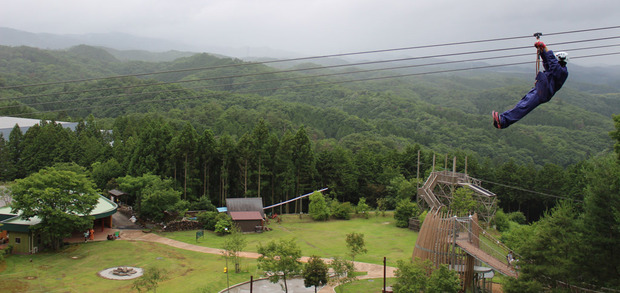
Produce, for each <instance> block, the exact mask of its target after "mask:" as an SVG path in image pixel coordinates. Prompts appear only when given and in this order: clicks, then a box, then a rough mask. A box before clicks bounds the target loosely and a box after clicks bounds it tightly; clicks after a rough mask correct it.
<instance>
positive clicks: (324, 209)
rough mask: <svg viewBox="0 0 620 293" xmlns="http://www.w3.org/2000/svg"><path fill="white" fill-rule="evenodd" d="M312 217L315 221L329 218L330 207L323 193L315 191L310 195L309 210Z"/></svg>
mask: <svg viewBox="0 0 620 293" xmlns="http://www.w3.org/2000/svg"><path fill="white" fill-rule="evenodd" d="M308 213H309V214H310V217H312V219H314V220H315V221H325V220H327V219H329V207H328V206H327V201H325V197H324V196H323V194H322V193H320V192H318V191H315V192H314V193H312V194H311V195H310V206H309V211H308Z"/></svg>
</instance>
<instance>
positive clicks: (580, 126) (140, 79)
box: [0, 46, 620, 166]
mask: <svg viewBox="0 0 620 293" xmlns="http://www.w3.org/2000/svg"><path fill="white" fill-rule="evenodd" d="M0 60H2V61H1V62H2V63H1V64H0V70H1V73H0V85H1V86H3V87H8V88H5V89H3V90H2V91H1V92H0V95H1V99H2V100H1V102H2V104H3V105H4V106H3V107H2V108H0V111H2V114H3V115H15V114H20V115H22V116H24V115H25V114H23V113H24V111H26V112H30V113H32V114H30V115H28V116H30V117H37V118H43V117H45V118H54V119H58V120H77V119H81V118H82V119H83V118H85V117H87V116H88V115H89V114H92V115H94V116H95V117H96V118H98V119H100V118H116V117H119V116H123V115H126V114H129V113H154V112H156V113H160V114H162V115H164V116H166V117H169V118H172V119H179V120H187V121H190V122H191V123H192V125H193V126H194V127H196V129H197V130H199V131H201V130H203V129H207V128H209V129H211V130H213V131H214V133H215V135H222V134H228V135H231V136H232V137H237V138H238V137H241V136H242V135H243V134H244V133H245V132H247V131H248V130H249V129H251V128H253V126H254V125H255V124H256V122H257V121H258V120H259V119H260V118H263V119H265V120H266V122H268V124H269V127H271V129H273V130H274V131H277V133H279V134H280V135H282V134H283V131H284V130H286V129H296V128H297V127H299V126H300V125H304V126H306V129H307V131H308V132H309V133H310V134H311V135H312V138H313V139H314V140H315V141H317V140H321V139H335V140H336V141H338V142H340V143H341V144H342V145H344V146H347V148H350V149H353V150H355V148H360V147H361V146H365V145H377V146H381V147H386V148H388V149H391V148H396V149H403V148H404V147H405V146H406V145H410V144H420V145H422V146H425V147H428V148H430V149H432V150H434V151H437V152H449V151H455V150H462V151H466V152H468V153H471V154H477V155H480V156H483V157H488V158H493V159H497V161H498V162H505V161H507V160H509V159H514V160H516V161H519V162H524V163H534V164H536V165H544V164H545V163H554V164H559V165H563V166H566V165H568V164H572V163H576V162H578V161H580V160H582V159H584V158H586V157H587V156H588V155H590V154H596V153H599V152H601V151H605V150H609V149H610V146H611V140H610V139H609V136H608V134H607V133H608V132H609V131H610V130H611V129H612V122H611V115H612V114H614V113H615V112H617V111H618V109H620V94H618V92H614V90H613V87H606V88H604V87H603V86H595V85H592V86H591V87H590V89H592V88H599V92H598V93H592V92H591V91H588V90H587V88H584V86H583V84H584V83H583V82H580V81H574V83H575V84H578V85H579V86H571V82H573V80H571V79H569V82H568V83H567V85H566V87H565V88H564V89H563V90H562V91H561V92H560V93H558V95H557V96H556V97H555V98H554V99H553V100H552V101H551V102H550V103H548V104H546V105H544V107H540V108H539V109H537V111H534V112H533V113H532V114H531V115H529V116H528V117H527V118H526V119H524V120H523V121H522V122H521V123H519V124H518V125H515V126H513V127H511V128H510V129H506V130H502V131H497V130H496V129H493V128H492V126H491V123H490V114H489V113H490V112H491V111H492V110H504V109H507V108H509V107H511V106H512V105H514V104H515V103H516V102H517V101H518V100H519V99H520V98H521V97H522V95H523V94H524V93H525V92H527V90H529V88H530V87H531V86H532V80H530V79H529V77H528V76H527V75H524V74H519V73H505V74H499V73H497V72H488V71H470V72H466V73H448V74H435V75H423V74H422V75H416V76H411V77H402V78H388V79H374V80H373V78H378V77H381V76H390V75H394V74H401V73H409V72H403V70H404V69H403V70H401V71H400V72H398V73H394V72H390V71H375V72H362V73H358V74H355V75H344V74H342V73H343V72H347V71H349V72H351V71H356V70H359V69H360V68H359V66H358V67H335V68H330V69H323V70H314V69H313V70H309V69H310V68H313V67H314V68H316V67H319V66H318V65H312V64H301V65H297V66H296V67H295V68H294V70H296V71H291V70H284V72H282V71H280V69H275V68H272V67H269V66H268V65H269V64H247V63H244V62H242V61H240V60H235V59H228V58H220V57H215V56H212V55H208V54H197V55H194V56H191V57H183V58H179V59H176V60H175V61H172V62H157V63H154V62H143V61H120V60H118V59H117V58H115V57H114V56H113V55H111V54H110V53H108V52H107V51H106V50H104V49H100V48H94V47H88V46H78V47H74V48H72V49H70V50H67V51H46V50H40V49H34V48H29V47H15V48H14V47H0ZM191 68H213V69H209V70H187V69H191ZM299 69H307V70H299ZM319 69H320V67H319ZM363 69H366V68H365V67H363ZM410 70H417V71H420V69H415V68H414V69H410ZM163 71H166V72H169V73H165V74H156V75H143V76H128V77H124V78H117V79H99V80H90V81H85V82H74V83H54V84H51V85H42V86H31V87H15V88H11V87H14V86H18V85H23V84H36V83H48V82H60V81H67V80H81V79H92V78H102V77H109V76H119V75H133V74H138V73H149V72H163ZM317 75H318V76H317ZM575 75H577V76H578V75H579V74H575ZM360 78H365V79H371V80H369V81H365V82H344V81H346V80H348V79H360ZM580 88H584V89H585V90H580ZM605 90H606V91H605ZM614 111H615V112H614ZM108 126H109V124H108ZM360 134H363V135H360Z"/></svg>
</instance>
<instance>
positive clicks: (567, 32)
mask: <svg viewBox="0 0 620 293" xmlns="http://www.w3.org/2000/svg"><path fill="white" fill-rule="evenodd" d="M618 28H620V26H608V27H599V28H590V29H582V30H572V31H564V32H555V33H545V35H546V36H553V35H564V34H573V33H582V32H592V31H601V30H611V29H618ZM531 37H532V36H530V35H528V36H514V37H505V38H492V39H482V40H477V41H462V42H452V43H440V44H433V45H421V46H411V47H402V48H393V49H381V50H371V51H361V52H350V53H340V54H329V55H320V56H310V57H300V58H291V59H279V60H271V61H263V62H246V63H238V64H226V65H220V66H210V67H198V68H188V69H179V70H168V71H158V72H150V73H137V74H127V75H117V76H109V77H99V78H85V79H75V80H66V81H58V82H47V83H35V84H24V85H15V86H6V87H0V90H3V89H14V88H24V87H33V86H43V85H54V84H66V83H75V82H85V81H94V80H104V79H118V78H124V77H137V76H147V75H155V74H166V73H179V72H188V71H198V70H210V69H218V68H227V67H237V66H250V65H259V64H272V63H283V62H293V61H303V60H312V59H323V58H333V57H344V56H354V55H364V54H375V53H385V52H396V51H404V50H415V49H427V48H437V47H447V46H457V45H467V44H477V43H487V42H497V41H507V40H515V39H523V38H531Z"/></svg>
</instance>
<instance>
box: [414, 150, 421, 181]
mask: <svg viewBox="0 0 620 293" xmlns="http://www.w3.org/2000/svg"><path fill="white" fill-rule="evenodd" d="M415 182H416V187H417V188H420V150H418V172H417V173H416V175H415Z"/></svg>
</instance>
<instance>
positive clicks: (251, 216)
mask: <svg viewBox="0 0 620 293" xmlns="http://www.w3.org/2000/svg"><path fill="white" fill-rule="evenodd" d="M226 209H227V212H228V215H230V217H231V218H232V220H233V222H234V223H235V224H237V225H238V226H239V228H240V229H241V231H242V232H255V231H262V228H263V224H264V219H265V212H264V211H263V199H262V198H260V197H253V198H227V199H226Z"/></svg>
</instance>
